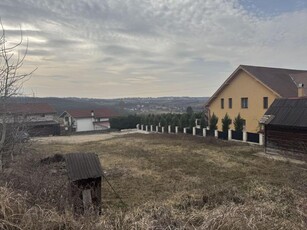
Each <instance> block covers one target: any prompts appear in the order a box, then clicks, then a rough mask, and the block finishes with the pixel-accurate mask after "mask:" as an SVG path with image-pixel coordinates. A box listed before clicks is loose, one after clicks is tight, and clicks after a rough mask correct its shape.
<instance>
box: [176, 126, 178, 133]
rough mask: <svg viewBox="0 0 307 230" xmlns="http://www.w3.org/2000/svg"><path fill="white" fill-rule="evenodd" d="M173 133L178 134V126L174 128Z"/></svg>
mask: <svg viewBox="0 0 307 230" xmlns="http://www.w3.org/2000/svg"><path fill="white" fill-rule="evenodd" d="M175 133H176V134H178V126H175Z"/></svg>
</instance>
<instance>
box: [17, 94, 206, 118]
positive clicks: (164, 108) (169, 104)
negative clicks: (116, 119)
mask: <svg viewBox="0 0 307 230" xmlns="http://www.w3.org/2000/svg"><path fill="white" fill-rule="evenodd" d="M11 100H12V102H28V103H48V104H50V105H52V106H53V107H54V108H55V109H56V111H57V112H58V114H61V113H62V112H63V111H65V110H68V109H95V108H100V107H110V108H113V109H114V110H117V111H118V112H120V113H168V112H173V113H181V112H184V111H185V110H186V108H187V107H188V106H191V107H192V108H193V109H194V110H195V111H201V110H203V107H204V104H205V103H206V101H207V100H208V97H158V98H118V99H95V98H57V97H47V98H33V97H16V98H12V99H11Z"/></svg>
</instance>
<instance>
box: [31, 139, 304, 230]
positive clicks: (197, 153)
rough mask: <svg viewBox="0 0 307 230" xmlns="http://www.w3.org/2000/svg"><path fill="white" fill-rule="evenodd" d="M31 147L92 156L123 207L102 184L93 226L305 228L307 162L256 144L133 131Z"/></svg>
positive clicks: (41, 151) (45, 151) (43, 151)
mask: <svg viewBox="0 0 307 230" xmlns="http://www.w3.org/2000/svg"><path fill="white" fill-rule="evenodd" d="M34 148H35V149H36V154H40V155H44V156H45V155H52V154H55V153H61V154H65V153H70V152H95V153H97V154H98V156H99V158H100V160H101V163H102V166H103V168H104V171H105V174H106V177H107V178H108V180H109V181H110V183H111V184H112V186H113V187H114V188H115V190H116V191H117V193H118V194H119V195H120V197H121V198H122V200H123V201H124V203H125V204H123V203H121V202H120V200H119V199H118V198H117V197H116V195H115V194H114V193H113V191H112V190H111V189H110V187H109V185H108V184H107V183H106V181H104V182H103V188H102V191H103V208H104V215H103V216H102V217H101V218H100V219H99V221H98V223H99V224H98V225H97V224H96V225H95V228H101V229H195V228H196V229H306V228H307V167H306V165H297V164H293V163H290V162H281V161H274V160H270V159H267V158H264V157H259V156H256V155H255V153H257V152H259V151H262V149H261V148H260V147H258V146H250V145H247V144H246V145H245V144H241V143H236V142H225V141H220V140H216V139H213V138H201V137H192V136H186V135H178V136H177V135H161V134H148V135H144V134H132V135H125V136H121V137H115V138H113V139H110V140H105V141H98V142H97V141H95V142H88V143H82V144H65V143H51V144H36V145H34ZM96 222H97V221H96ZM88 226H91V227H90V228H89V229H91V228H93V225H88Z"/></svg>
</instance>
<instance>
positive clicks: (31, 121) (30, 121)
mask: <svg viewBox="0 0 307 230" xmlns="http://www.w3.org/2000/svg"><path fill="white" fill-rule="evenodd" d="M56 118H57V116H56V111H55V109H54V108H53V107H52V106H51V105H49V104H47V103H10V104H8V105H7V106H6V109H4V108H0V123H2V122H6V124H7V125H8V127H9V128H18V129H23V130H25V131H27V132H28V133H29V134H30V136H49V135H59V134H60V124H59V122H58V121H57V120H56Z"/></svg>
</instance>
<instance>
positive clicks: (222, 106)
mask: <svg viewBox="0 0 307 230" xmlns="http://www.w3.org/2000/svg"><path fill="white" fill-rule="evenodd" d="M221 108H222V109H224V98H222V99H221Z"/></svg>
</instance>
